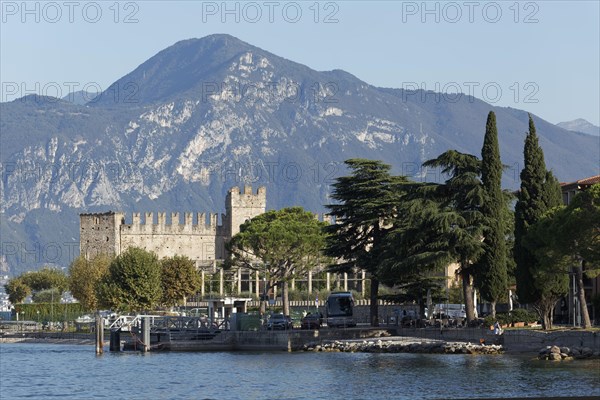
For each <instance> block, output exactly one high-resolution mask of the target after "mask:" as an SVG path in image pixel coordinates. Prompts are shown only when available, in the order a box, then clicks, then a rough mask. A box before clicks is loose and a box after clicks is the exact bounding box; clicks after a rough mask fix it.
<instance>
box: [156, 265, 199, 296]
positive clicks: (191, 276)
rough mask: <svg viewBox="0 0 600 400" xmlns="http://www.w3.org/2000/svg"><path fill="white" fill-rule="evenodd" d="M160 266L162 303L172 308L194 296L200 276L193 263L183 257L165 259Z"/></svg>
mask: <svg viewBox="0 0 600 400" xmlns="http://www.w3.org/2000/svg"><path fill="white" fill-rule="evenodd" d="M160 263H161V265H162V292H163V297H162V302H163V304H165V305H169V306H174V305H177V304H179V303H181V302H182V301H185V299H186V298H187V297H188V296H191V295H193V294H195V293H196V292H197V291H198V289H199V288H200V285H201V281H200V275H199V274H198V271H197V270H196V267H195V265H194V262H193V261H192V260H190V259H189V258H188V257H185V256H173V257H166V258H163V259H162V260H161V262H160Z"/></svg>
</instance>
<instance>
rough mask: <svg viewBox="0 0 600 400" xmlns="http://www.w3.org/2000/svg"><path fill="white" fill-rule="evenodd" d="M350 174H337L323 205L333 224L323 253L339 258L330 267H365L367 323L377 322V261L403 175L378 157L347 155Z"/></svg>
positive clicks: (343, 270) (380, 259)
mask: <svg viewBox="0 0 600 400" xmlns="http://www.w3.org/2000/svg"><path fill="white" fill-rule="evenodd" d="M345 163H346V165H347V166H348V167H349V168H350V169H351V170H352V175H350V176H343V177H340V178H337V180H336V182H335V183H334V184H333V193H332V195H331V197H332V199H333V200H335V201H337V203H336V204H330V205H327V208H328V209H329V210H330V212H329V214H330V215H331V216H333V217H335V222H336V223H335V224H332V225H330V226H328V227H327V228H326V231H327V233H329V236H328V238H327V244H326V246H325V254H326V255H328V256H331V257H334V258H336V259H338V260H341V261H340V262H339V263H338V264H335V265H333V266H331V269H330V270H332V271H336V272H349V271H351V270H352V269H354V268H361V269H364V270H366V271H367V272H368V273H369V275H370V278H371V293H370V300H371V309H370V318H371V325H372V326H378V325H379V317H378V307H377V302H378V293H379V277H378V269H379V265H380V264H381V263H382V261H383V249H384V247H385V240H384V239H385V236H386V233H387V232H388V231H389V230H390V228H391V221H392V219H393V216H394V209H395V206H396V203H397V199H398V196H399V193H398V190H397V189H398V184H399V183H401V182H405V178H403V177H395V176H392V175H391V174H390V166H389V165H387V164H383V163H382V162H380V161H373V160H365V159H351V160H346V161H345Z"/></svg>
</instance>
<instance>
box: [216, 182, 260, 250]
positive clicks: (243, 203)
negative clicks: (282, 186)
mask: <svg viewBox="0 0 600 400" xmlns="http://www.w3.org/2000/svg"><path fill="white" fill-rule="evenodd" d="M266 209H267V188H266V187H264V186H261V187H259V188H258V190H257V191H256V194H253V193H252V186H244V191H243V192H241V191H240V189H239V188H238V187H237V186H235V187H232V188H231V189H230V190H229V192H228V193H227V197H226V199H225V210H226V215H225V221H224V224H223V225H224V227H225V229H226V235H227V236H228V237H229V238H231V237H233V236H234V235H235V234H236V233H238V232H239V231H240V225H242V224H243V223H244V222H246V221H247V220H249V219H252V218H254V217H256V216H258V215H260V214H263V213H264V212H265V211H266Z"/></svg>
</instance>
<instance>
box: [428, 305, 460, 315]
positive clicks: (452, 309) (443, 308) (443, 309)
mask: <svg viewBox="0 0 600 400" xmlns="http://www.w3.org/2000/svg"><path fill="white" fill-rule="evenodd" d="M433 315H435V316H437V315H440V316H442V317H446V318H467V311H466V310H465V305H464V304H436V305H435V307H434V308H433Z"/></svg>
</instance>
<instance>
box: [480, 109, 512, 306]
mask: <svg viewBox="0 0 600 400" xmlns="http://www.w3.org/2000/svg"><path fill="white" fill-rule="evenodd" d="M481 157H482V164H481V182H482V184H483V189H484V201H483V205H482V209H481V211H482V215H483V219H484V224H485V226H486V228H485V230H484V232H483V235H484V240H483V245H484V253H483V254H482V256H481V258H480V260H479V262H478V264H477V267H476V277H477V278H478V279H477V281H478V286H479V288H480V290H481V295H482V297H483V298H484V299H486V300H488V301H490V303H491V305H492V315H494V316H495V315H496V303H497V302H498V300H500V298H501V297H502V296H503V295H504V294H505V292H506V289H507V278H506V275H507V274H506V239H505V236H504V234H505V232H504V231H505V229H504V217H503V216H504V213H505V210H503V209H504V208H506V202H505V199H504V194H503V193H502V186H501V185H502V162H501V161H500V149H499V146H498V131H497V129H496V115H495V114H494V112H493V111H490V113H489V114H488V119H487V124H486V129H485V138H484V140H483V148H482V150H481Z"/></svg>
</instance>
